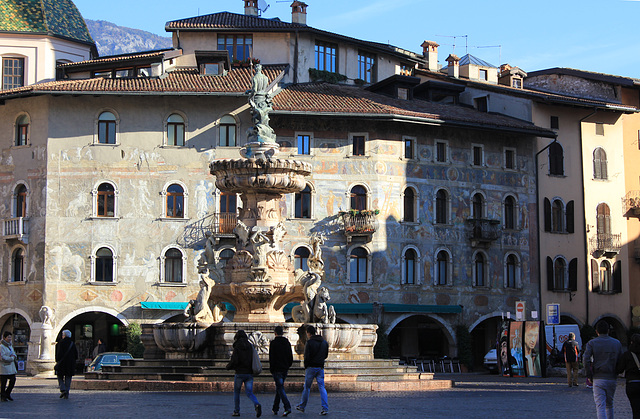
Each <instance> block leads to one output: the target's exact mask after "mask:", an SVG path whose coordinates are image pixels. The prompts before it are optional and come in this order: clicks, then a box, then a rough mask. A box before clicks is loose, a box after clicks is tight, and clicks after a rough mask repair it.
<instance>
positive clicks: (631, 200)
mask: <svg viewBox="0 0 640 419" xmlns="http://www.w3.org/2000/svg"><path fill="white" fill-rule="evenodd" d="M622 216H623V217H634V216H635V217H640V191H629V192H627V194H626V195H625V196H624V198H622Z"/></svg>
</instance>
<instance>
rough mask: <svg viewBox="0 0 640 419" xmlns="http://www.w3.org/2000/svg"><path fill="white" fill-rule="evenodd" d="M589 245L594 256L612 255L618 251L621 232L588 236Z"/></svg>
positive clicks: (620, 242)
mask: <svg viewBox="0 0 640 419" xmlns="http://www.w3.org/2000/svg"><path fill="white" fill-rule="evenodd" d="M589 247H590V248H591V251H592V252H593V254H594V256H596V257H602V256H605V257H608V258H610V257H613V256H615V255H617V254H618V253H620V248H621V247H622V234H611V233H598V234H596V235H595V236H592V237H591V238H589Z"/></svg>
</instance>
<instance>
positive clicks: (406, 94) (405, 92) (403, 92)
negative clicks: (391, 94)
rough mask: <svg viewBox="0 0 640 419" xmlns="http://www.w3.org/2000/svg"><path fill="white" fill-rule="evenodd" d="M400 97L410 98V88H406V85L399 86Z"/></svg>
mask: <svg viewBox="0 0 640 419" xmlns="http://www.w3.org/2000/svg"><path fill="white" fill-rule="evenodd" d="M398 99H401V100H407V99H409V89H405V88H404V87H398Z"/></svg>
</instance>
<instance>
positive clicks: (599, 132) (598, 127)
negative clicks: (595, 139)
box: [596, 122, 604, 135]
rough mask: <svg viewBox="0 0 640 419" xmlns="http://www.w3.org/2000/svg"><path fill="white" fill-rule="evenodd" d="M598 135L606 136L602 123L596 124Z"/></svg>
mask: <svg viewBox="0 0 640 419" xmlns="http://www.w3.org/2000/svg"><path fill="white" fill-rule="evenodd" d="M596 135H604V124H602V123H600V122H597V123H596Z"/></svg>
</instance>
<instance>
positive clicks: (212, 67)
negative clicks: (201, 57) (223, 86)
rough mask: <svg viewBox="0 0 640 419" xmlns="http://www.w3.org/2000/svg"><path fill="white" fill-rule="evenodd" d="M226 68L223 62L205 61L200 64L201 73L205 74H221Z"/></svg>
mask: <svg viewBox="0 0 640 419" xmlns="http://www.w3.org/2000/svg"><path fill="white" fill-rule="evenodd" d="M223 69H224V65H223V63H204V64H201V65H200V74H202V75H203V76H219V75H220V74H222V70H223Z"/></svg>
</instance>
